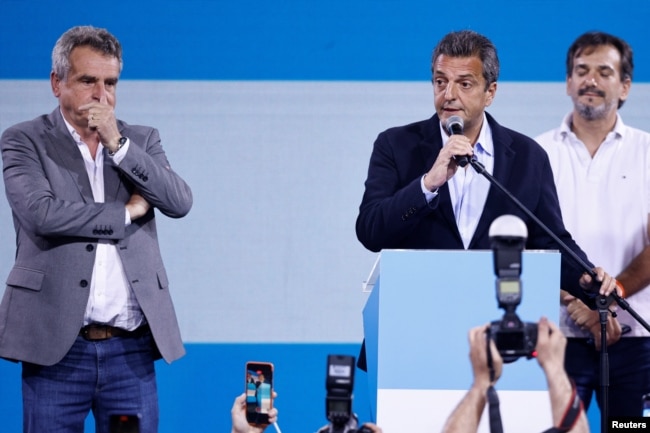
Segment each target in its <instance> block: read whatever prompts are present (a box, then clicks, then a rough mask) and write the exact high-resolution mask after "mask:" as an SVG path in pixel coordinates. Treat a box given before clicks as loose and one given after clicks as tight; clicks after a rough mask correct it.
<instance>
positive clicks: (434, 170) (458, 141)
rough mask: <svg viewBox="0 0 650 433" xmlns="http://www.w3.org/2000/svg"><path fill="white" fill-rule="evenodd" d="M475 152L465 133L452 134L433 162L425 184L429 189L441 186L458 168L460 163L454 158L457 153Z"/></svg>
mask: <svg viewBox="0 0 650 433" xmlns="http://www.w3.org/2000/svg"><path fill="white" fill-rule="evenodd" d="M473 154H474V151H473V149H472V143H470V141H469V138H467V137H465V136H464V135H452V136H450V137H449V140H448V141H447V143H446V144H445V145H444V146H443V147H442V150H440V153H439V154H438V158H436V161H435V162H434V163H433V166H432V167H431V169H430V170H429V171H428V172H427V174H426V176H425V178H424V185H425V187H426V188H427V189H428V190H429V191H434V190H435V189H437V188H440V187H441V186H442V185H443V184H444V183H445V182H447V181H448V180H449V179H451V178H452V177H453V175H454V174H456V170H458V164H457V163H456V160H455V159H454V156H457V155H468V156H469V157H471V155H473Z"/></svg>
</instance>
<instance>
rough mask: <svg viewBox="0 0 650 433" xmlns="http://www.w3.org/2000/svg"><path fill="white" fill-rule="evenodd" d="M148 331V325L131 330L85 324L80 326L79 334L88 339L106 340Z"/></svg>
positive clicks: (141, 334) (139, 335) (131, 336)
mask: <svg viewBox="0 0 650 433" xmlns="http://www.w3.org/2000/svg"><path fill="white" fill-rule="evenodd" d="M148 332H149V325H142V326H140V327H139V328H137V329H134V330H133V331H127V330H126V329H122V328H116V327H114V326H108V325H87V326H84V327H83V328H81V330H80V331H79V335H81V336H82V337H83V338H85V339H86V340H88V341H100V340H108V339H109V338H113V337H122V338H137V337H141V336H143V335H144V334H146V333H148Z"/></svg>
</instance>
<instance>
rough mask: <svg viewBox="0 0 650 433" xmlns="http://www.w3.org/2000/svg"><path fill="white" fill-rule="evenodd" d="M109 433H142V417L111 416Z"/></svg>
mask: <svg viewBox="0 0 650 433" xmlns="http://www.w3.org/2000/svg"><path fill="white" fill-rule="evenodd" d="M108 431H109V432H110V433H140V417H139V416H138V415H111V416H110V418H109V429H108Z"/></svg>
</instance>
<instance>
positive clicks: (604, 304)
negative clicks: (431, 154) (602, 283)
mask: <svg viewBox="0 0 650 433" xmlns="http://www.w3.org/2000/svg"><path fill="white" fill-rule="evenodd" d="M468 159H469V164H470V165H471V166H472V167H473V168H474V170H476V172H477V173H479V174H481V175H483V177H485V178H486V179H487V180H488V181H489V182H490V184H492V185H494V186H495V187H496V188H497V189H499V191H501V192H502V193H504V194H505V195H506V196H507V197H508V199H509V200H511V201H512V202H513V203H514V204H515V205H517V207H518V208H519V209H520V210H521V211H522V212H523V213H525V214H526V215H527V216H528V217H529V218H530V219H532V220H533V221H535V223H536V224H537V225H538V226H539V227H540V228H541V229H542V230H544V232H546V234H547V235H549V236H550V237H551V238H553V240H554V241H555V242H557V244H558V246H559V247H560V250H561V252H562V253H563V254H567V255H568V256H569V257H570V258H571V259H573V261H574V262H575V263H576V264H577V265H578V266H580V267H581V268H583V269H584V271H585V272H586V273H587V274H589V276H590V277H591V278H592V280H593V281H596V273H595V272H594V271H593V269H591V268H590V267H589V265H588V264H587V263H585V261H584V260H582V259H581V258H580V256H578V255H577V254H576V253H575V252H574V251H573V250H571V249H570V248H569V247H568V246H567V245H566V244H565V243H564V242H562V240H561V239H560V238H559V237H558V236H557V235H556V234H555V233H553V232H552V231H551V229H549V228H548V227H547V226H546V225H545V224H544V223H543V222H542V221H541V220H540V219H539V218H537V216H535V214H533V213H532V212H531V211H530V210H528V208H527V207H526V206H524V204H523V203H522V202H520V201H519V200H518V199H517V197H515V196H514V195H512V193H510V191H508V190H507V189H506V188H505V187H504V186H503V185H501V183H499V181H498V180H496V179H495V178H494V176H492V175H491V174H490V173H488V172H487V170H486V169H485V166H484V165H483V164H481V163H480V162H479V161H478V160H477V159H476V158H468ZM463 162H465V161H463ZM459 165H460V166H461V167H464V166H465V165H466V164H461V163H460V162H459ZM613 301H616V303H617V304H618V305H619V306H620V307H621V308H622V309H623V310H625V311H627V312H628V313H630V315H631V316H632V317H634V319H636V321H637V322H639V323H640V324H641V325H642V326H643V327H644V328H645V329H646V330H647V331H648V332H650V325H648V323H647V322H646V321H645V320H643V318H642V317H641V316H639V315H638V314H637V312H636V311H634V309H633V308H632V307H630V304H628V302H627V301H626V300H625V299H623V298H622V297H621V296H619V294H618V293H616V291H614V292H612V293H611V294H610V295H609V296H603V295H598V296H596V298H595V303H596V309H597V310H598V314H599V316H600V341H601V345H600V388H601V396H602V398H601V401H600V431H601V433H606V432H607V418H608V415H609V354H608V353H607V314H608V313H610V311H609V306H610V304H611V303H612V302H613ZM612 314H615V313H612ZM614 317H615V316H614Z"/></svg>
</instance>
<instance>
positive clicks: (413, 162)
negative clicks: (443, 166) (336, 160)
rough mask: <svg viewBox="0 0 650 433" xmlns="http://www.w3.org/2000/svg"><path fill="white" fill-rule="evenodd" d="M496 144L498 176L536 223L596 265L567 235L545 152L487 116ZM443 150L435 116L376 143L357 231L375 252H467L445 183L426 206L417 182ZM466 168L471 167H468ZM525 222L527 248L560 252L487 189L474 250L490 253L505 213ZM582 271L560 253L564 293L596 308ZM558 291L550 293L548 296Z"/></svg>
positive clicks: (501, 195)
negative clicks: (494, 226)
mask: <svg viewBox="0 0 650 433" xmlns="http://www.w3.org/2000/svg"><path fill="white" fill-rule="evenodd" d="M486 116H487V119H488V122H489V125H490V128H491V130H492V139H493V141H494V173H493V176H494V178H495V179H496V180H497V181H498V182H499V183H500V184H501V185H503V186H504V187H505V188H506V189H507V190H508V191H510V192H511V193H512V194H513V195H514V196H515V197H516V198H517V199H518V200H519V201H520V202H522V203H523V204H524V205H525V206H526V207H527V209H529V210H530V211H531V212H532V213H533V214H534V215H535V216H536V217H537V218H539V219H540V220H541V221H542V222H543V223H544V224H545V225H546V226H547V227H548V228H550V229H551V230H552V232H553V233H554V234H555V235H556V236H557V237H558V238H560V239H561V240H562V242H564V243H565V244H566V245H567V246H568V247H569V248H570V249H571V250H572V251H573V252H574V253H575V254H577V255H578V257H580V258H581V259H582V260H583V261H584V263H585V264H587V265H588V266H589V267H593V265H592V264H591V263H590V262H589V260H588V259H587V256H586V255H585V253H584V252H583V251H582V250H581V249H580V247H578V245H577V244H576V243H575V241H574V240H573V238H572V237H571V235H570V233H569V232H568V231H567V230H566V229H565V227H564V223H563V222H562V215H561V212H560V204H559V202H558V197H557V191H556V189H555V183H554V181H553V173H552V170H551V166H550V164H549V160H548V157H547V155H546V152H545V151H544V150H543V149H542V148H541V147H540V146H539V145H538V144H537V142H535V141H534V140H533V139H531V138H529V137H527V136H525V135H523V134H520V133H518V132H516V131H513V130H511V129H508V128H505V127H503V126H501V125H499V124H498V123H497V122H496V120H494V118H493V117H492V116H490V115H489V114H487V113H486ZM441 149H442V136H441V133H440V120H439V118H438V115H437V114H436V115H434V116H433V117H432V118H430V119H428V120H424V121H420V122H416V123H412V124H410V125H406V126H400V127H395V128H391V129H388V130H386V131H384V132H382V133H381V134H379V136H378V137H377V140H376V141H375V144H374V148H373V152H372V155H371V157H370V164H369V168H368V178H367V180H366V183H365V193H364V195H363V200H362V202H361V206H360V207H359V216H358V217H357V222H356V232H357V238H358V239H359V241H360V242H361V243H362V244H363V245H364V246H365V247H366V248H368V249H369V250H371V251H380V250H382V249H463V248H464V247H463V242H462V239H461V237H460V233H459V231H458V227H457V225H456V221H455V218H454V212H453V209H452V204H451V197H450V194H449V187H448V184H444V185H443V186H441V187H440V188H439V190H438V195H437V197H436V198H434V199H433V200H432V201H431V202H430V203H427V202H426V200H425V198H424V194H423V193H422V190H421V187H420V178H421V177H422V176H423V175H424V174H425V173H426V172H427V171H428V170H429V169H430V168H431V166H432V165H433V163H434V161H435V160H436V158H437V156H438V153H439V152H440V150H441ZM467 169H468V170H473V168H471V167H468V168H467ZM504 214H512V215H516V216H518V217H520V218H521V219H522V220H523V221H524V222H525V223H526V226H527V228H528V239H527V242H526V248H527V249H541V250H545V249H553V250H560V251H561V248H560V247H559V245H558V243H557V242H556V241H555V240H554V239H553V238H552V237H551V236H549V235H548V234H546V233H545V232H544V231H543V230H542V229H541V228H540V227H539V226H538V225H537V224H536V223H535V221H533V220H532V219H531V218H530V217H529V216H527V215H526V214H525V213H524V212H522V211H521V210H520V209H519V208H518V207H517V206H516V205H515V204H514V203H512V201H511V200H509V198H508V197H506V195H505V194H504V193H503V192H502V191H500V190H499V189H498V188H496V187H494V185H492V186H490V190H489V193H488V197H487V201H486V204H485V207H484V209H483V213H482V214H481V217H480V220H479V223H478V226H477V228H476V232H475V233H474V237H473V238H472V240H471V243H470V245H469V248H470V249H490V240H489V236H488V232H489V228H490V224H491V223H492V221H494V219H495V218H497V217H498V216H500V215H504ZM583 272H584V269H583V267H581V266H580V265H578V264H577V263H574V261H572V260H571V259H570V258H569V257H568V256H567V254H562V269H561V285H562V288H563V289H565V290H567V291H569V292H570V293H572V294H573V295H574V296H578V297H580V298H581V299H583V300H585V301H586V302H588V303H589V304H590V305H593V300H592V299H591V298H590V297H588V296H587V295H586V294H585V293H584V291H583V290H582V289H581V288H580V286H579V284H578V280H579V279H580V276H581V275H582V273H583ZM556 289H557V288H554V287H549V290H556Z"/></svg>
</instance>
